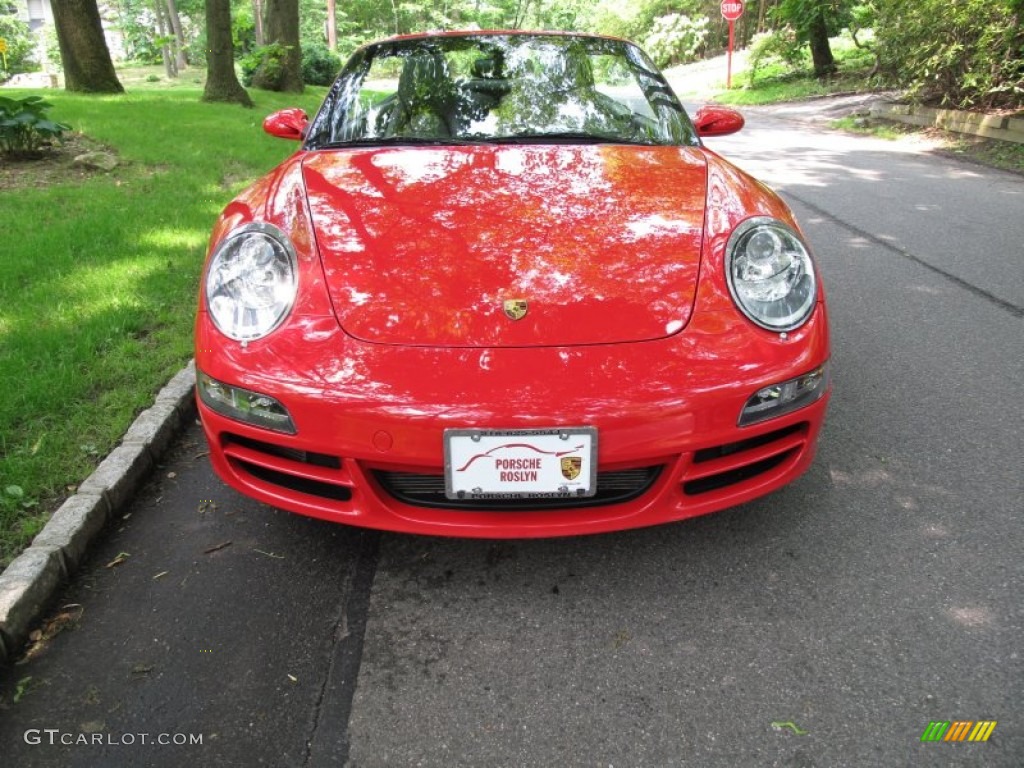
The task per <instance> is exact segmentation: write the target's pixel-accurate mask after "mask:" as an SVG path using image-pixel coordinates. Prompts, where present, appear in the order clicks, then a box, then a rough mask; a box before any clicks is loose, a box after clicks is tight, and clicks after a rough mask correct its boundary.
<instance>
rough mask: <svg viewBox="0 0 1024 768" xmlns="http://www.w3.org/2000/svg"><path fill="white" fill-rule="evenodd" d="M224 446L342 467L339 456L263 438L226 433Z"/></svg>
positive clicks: (307, 462)
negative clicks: (265, 440)
mask: <svg viewBox="0 0 1024 768" xmlns="http://www.w3.org/2000/svg"><path fill="white" fill-rule="evenodd" d="M221 439H222V441H223V443H224V446H225V447H227V446H229V445H241V446H244V447H246V448H250V449H252V450H254V451H259V452H260V453H267V454H270V455H271V456H277V457H279V458H282V459H290V460H291V461H300V462H302V463H303V464H312V465H313V466H314V467H327V468H328V469H340V468H341V459H339V458H338V457H337V456H329V455H327V454H326V453H313V452H312V451H301V450H299V449H298V448H289V447H288V446H286V445H276V444H274V443H267V442H264V441H263V440H254V439H253V438H251V437H245V436H244V435H233V434H230V433H225V434H224V435H223V436H222V438H221Z"/></svg>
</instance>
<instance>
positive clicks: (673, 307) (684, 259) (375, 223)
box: [302, 145, 707, 347]
mask: <svg viewBox="0 0 1024 768" xmlns="http://www.w3.org/2000/svg"><path fill="white" fill-rule="evenodd" d="M706 166H707V162H706V159H705V156H704V154H703V152H702V151H701V150H700V149H698V148H695V147H633V146H612V145H600V146H594V145H590V146H551V145H523V146H515V145H513V146H509V145H505V146H467V147H454V148H449V147H444V148H441V147H414V148H408V147H406V148H401V149H398V148H375V149H355V150H324V151H317V152H310V153H309V154H308V155H307V156H306V157H305V159H304V160H303V163H302V169H303V170H302V173H303V179H304V181H305V185H306V190H307V195H308V200H309V206H310V211H311V215H312V220H313V226H314V230H315V233H316V239H317V245H318V247H319V251H320V255H321V260H322V263H323V268H324V272H325V276H326V279H327V285H328V289H329V291H330V295H331V300H332V302H333V305H334V309H335V312H336V313H337V316H338V320H339V322H340V323H341V325H342V327H343V328H344V329H345V331H346V332H347V333H349V334H350V335H352V336H354V337H356V338H358V339H362V340H365V341H369V342H376V343H384V344H404V345H432V346H459V347H504V346H508V347H523V346H538V345H541V346H563V345H578V344H606V343H621V342H631V341H644V340H650V339H657V338H663V337H665V336H669V335H672V334H674V333H677V332H679V331H680V330H681V329H682V328H683V327H684V326H685V325H686V323H687V322H688V321H689V318H690V313H691V312H692V308H693V301H694V294H695V292H696V284H697V276H698V271H699V267H700V252H701V242H702V234H703V227H704V206H705V192H706V186H707V167H706ZM524 311H525V314H522V313H523V312H524ZM520 314H522V317H520V318H519V319H514V317H515V316H516V315H520Z"/></svg>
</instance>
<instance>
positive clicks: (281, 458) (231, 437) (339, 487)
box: [221, 433, 352, 501]
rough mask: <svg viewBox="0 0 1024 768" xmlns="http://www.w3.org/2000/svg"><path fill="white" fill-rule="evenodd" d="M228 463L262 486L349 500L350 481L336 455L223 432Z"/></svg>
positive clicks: (325, 497)
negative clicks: (266, 485) (262, 484)
mask: <svg viewBox="0 0 1024 768" xmlns="http://www.w3.org/2000/svg"><path fill="white" fill-rule="evenodd" d="M221 444H222V446H223V448H224V455H225V456H226V457H227V460H228V462H230V464H231V466H232V467H233V468H234V469H235V471H237V472H239V473H240V474H245V475H248V476H249V477H250V478H251V479H255V480H258V481H260V482H262V483H265V484H268V485H273V486H277V487H278V488H285V489H287V490H289V491H294V492H296V493H302V494H305V495H307V496H316V497H319V498H322V499H329V500H331V501H349V500H350V499H351V498H352V488H351V485H352V481H351V478H350V477H349V475H348V473H347V471H345V469H344V467H343V462H342V460H341V459H340V458H339V457H337V456H330V455H328V454H325V453H314V452H313V451H304V450H302V449H299V448H293V447H291V446H287V445H279V444H277V443H269V442H266V441H264V440H256V439H254V438H251V437H245V436H244V435H235V434H230V433H224V434H223V435H221Z"/></svg>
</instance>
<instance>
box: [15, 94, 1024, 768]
mask: <svg viewBox="0 0 1024 768" xmlns="http://www.w3.org/2000/svg"><path fill="white" fill-rule="evenodd" d="M748 118H749V126H748V129H747V130H746V131H744V132H743V133H742V134H739V135H738V136H736V137H730V138H727V139H719V140H715V141H713V142H709V143H710V144H711V145H712V146H713V147H714V148H716V149H718V150H720V151H722V152H723V154H726V155H727V156H729V157H731V158H733V159H734V160H736V161H737V162H738V163H739V164H740V165H741V166H743V167H746V168H748V169H749V170H752V171H754V172H756V173H757V174H759V175H760V176H761V177H762V178H764V179H765V180H767V181H769V182H770V183H771V184H773V185H774V186H776V187H777V188H779V189H780V190H782V191H783V193H784V195H785V196H786V198H787V199H788V200H789V201H790V203H791V204H792V206H793V208H794V210H795V212H796V214H797V216H798V217H799V219H800V220H801V221H802V223H803V225H804V227H805V229H806V231H807V234H808V235H809V237H810V239H811V241H812V242H813V244H814V245H815V248H816V252H817V256H818V258H819V261H820V264H821V267H822V270H823V273H824V276H825V281H826V285H827V290H828V294H829V300H830V303H831V312H832V323H833V334H834V376H835V379H834V382H835V393H834V396H833V400H832V406H831V410H830V413H829V418H828V423H827V425H826V430H825V433H824V436H823V440H822V444H821V447H820V451H819V457H818V459H817V462H816V464H815V466H814V467H813V468H812V470H811V471H810V472H809V474H808V475H806V476H805V477H804V478H803V479H801V480H800V481H799V482H797V483H796V484H794V485H792V486H790V487H789V488H787V489H785V490H783V491H781V492H779V493H776V494H775V495H773V496H771V497H769V498H766V499H763V500H761V501H759V502H756V503H753V504H749V505H746V506H744V507H741V508H738V509H735V510H732V511H729V512H725V513H721V514H718V515H714V516H710V517H706V518H702V519H698V520H695V521H690V522H686V523H682V524H677V525H669V526H663V527H660V528H656V529H650V530H642V531H635V532H629V533H622V534H613V535H605V536H599V537H591V538H576V539H559V540H550V541H516V542H502V543H489V542H481V541H465V540H442V539H432V538H419V537H408V536H397V535H390V534H384V535H381V534H376V533H365V532H360V531H356V530H351V529H346V528H343V527H340V526H335V525H330V524H327V523H321V522H317V521H313V520H307V519H303V518H299V517H296V516H291V515H288V514H285V513H282V512H276V511H274V510H271V509H269V508H267V507H264V506H261V505H258V504H255V503H253V502H250V501H248V500H246V499H243V498H241V497H240V496H238V495H236V494H234V493H233V492H231V491H229V490H227V489H226V488H225V487H224V486H222V485H221V484H220V483H219V482H218V481H217V480H216V479H215V478H214V477H213V476H212V475H211V472H210V470H209V469H208V467H207V465H206V459H205V457H204V456H203V453H204V450H205V447H204V445H203V440H202V436H201V434H200V432H199V431H198V428H196V427H193V428H191V429H190V430H189V431H188V432H187V433H185V434H184V435H183V436H182V437H181V439H180V440H179V441H178V443H177V445H176V447H175V449H174V451H173V455H172V456H171V457H170V458H169V459H168V461H167V462H166V463H165V464H164V465H163V466H162V467H161V468H160V469H159V471H158V472H157V473H156V475H155V476H154V478H153V481H152V482H151V483H150V485H149V486H148V487H147V488H146V490H145V491H144V492H143V493H142V494H141V495H140V496H139V498H138V499H137V501H136V503H135V504H134V505H133V507H132V508H131V509H130V510H129V512H128V514H127V515H126V517H125V519H123V520H121V521H120V522H119V524H118V525H117V526H115V527H114V528H113V529H112V530H111V531H110V532H109V534H108V535H107V536H106V537H105V539H104V541H103V542H102V543H101V545H100V546H99V547H98V548H97V550H96V552H95V554H94V555H93V556H92V558H91V559H90V561H89V562H88V563H87V564H86V567H85V568H84V570H83V571H82V573H81V574H80V576H79V577H78V578H77V579H76V581H75V583H74V584H72V585H71V586H70V588H69V590H68V592H67V594H66V595H65V596H64V597H63V598H62V599H61V600H60V601H59V603H58V606H57V608H56V609H55V615H60V614H66V615H67V616H68V617H69V618H70V619H72V621H70V622H69V626H68V628H66V629H65V630H64V631H62V632H59V633H57V634H56V635H55V636H54V637H53V638H52V639H50V640H49V641H46V642H44V643H43V644H42V647H41V648H40V650H39V651H38V652H37V653H36V655H35V656H34V657H33V658H32V659H31V660H30V661H28V662H27V663H25V664H22V665H19V666H17V667H14V668H12V669H8V670H5V671H3V672H2V673H0V702H2V707H3V710H2V711H0V755H2V758H0V761H2V763H3V765H4V766H5V768H6V766H128V765H131V766H146V765H152V766H180V765H186V764H189V765H200V766H255V765H268V766H326V765H342V764H346V762H347V764H348V765H352V766H367V767H369V766H384V765H387V766H560V767H561V766H605V767H606V766H616V768H618V767H619V766H670V765H671V766H684V765H685V766H701V767H703V766H723V767H725V766H727V767H728V768H736V767H743V766H796V767H801V768H810V767H811V766H818V767H820V768H825V767H830V766H931V765H935V766H982V765H983V766H1006V767H1007V768H1010V767H1014V768H1016V767H1017V766H1020V765H1021V764H1024V659H1022V655H1024V536H1022V532H1024V531H1022V527H1024V526H1022V513H1024V488H1022V476H1024V470H1022V467H1024V434H1022V432H1024V407H1022V402H1024V399H1022V395H1021V382H1024V269H1022V267H1024V245H1022V244H1024V215H1022V214H1024V178H1021V177H1017V176H1012V175H1008V174H1002V173H998V172H993V171H988V170H984V169H982V168H979V167H974V166H970V165H964V164H960V163H959V162H957V161H951V160H947V159H944V158H942V157H939V156H935V155H931V154H927V153H924V152H920V151H917V150H915V149H914V148H913V147H908V146H907V145H905V144H895V143H889V142H882V141H876V140H872V139H866V138H860V137H849V136H845V135H842V134H834V133H827V132H824V131H819V130H817V129H815V128H808V127H807V126H806V125H802V124H799V123H795V122H790V121H789V120H788V119H787V115H786V114H785V113H783V112H781V111H779V110H776V111H774V113H773V112H768V111H766V112H763V113H758V114H750V115H748ZM116 561H120V564H116V565H115V564H114V563H115V562H116ZM67 606H70V607H67ZM15 699H17V701H16V702H15ZM934 720H941V721H946V720H949V721H957V720H971V721H979V720H992V721H997V725H996V727H995V729H994V731H993V733H992V736H991V738H990V739H989V741H988V742H985V743H922V742H921V740H920V739H921V735H922V733H923V731H924V730H925V728H926V727H927V726H928V724H929V722H930V721H934ZM783 723H788V724H789V725H782V724H783ZM773 724H775V725H773ZM197 737H198V738H199V739H201V742H202V743H201V744H198V743H191V744H190V743H185V744H175V743H174V742H175V741H181V740H185V741H186V742H189V741H195V740H196V739H197ZM159 740H163V741H169V742H171V743H170V744H166V745H162V744H158V743H153V742H157V741H159ZM62 741H63V742H71V743H70V744H68V743H64V744H62V743H61V742H62ZM144 741H145V742H147V743H143V742H144ZM51 742H53V743H51Z"/></svg>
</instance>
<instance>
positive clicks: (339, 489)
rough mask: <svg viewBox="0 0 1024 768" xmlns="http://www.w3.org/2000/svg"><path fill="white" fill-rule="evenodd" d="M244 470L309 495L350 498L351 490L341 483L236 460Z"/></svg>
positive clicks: (267, 480)
mask: <svg viewBox="0 0 1024 768" xmlns="http://www.w3.org/2000/svg"><path fill="white" fill-rule="evenodd" d="M238 464H239V465H241V466H242V467H243V468H244V469H245V471H246V472H248V473H249V474H250V475H252V476H253V477H256V478H258V479H260V480H262V481H263V482H265V483H272V484H273V485H279V486H281V487H282V488H287V489H288V490H290V491H296V492H298V493H305V494H307V495H309V496H319V497H321V498H324V499H332V500H334V501H348V500H349V499H351V498H352V491H351V490H349V489H348V488H346V487H345V486H343V485H334V484H333V483H325V482H322V481H320V480H314V479H312V478H310V477H300V476H299V475H289V474H288V473H287V472H278V471H277V470H276V469H270V468H269V467H261V466H259V465H258V464H250V463H249V462H247V461H238Z"/></svg>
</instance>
